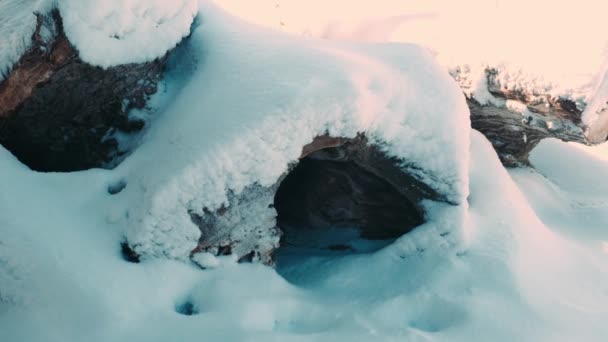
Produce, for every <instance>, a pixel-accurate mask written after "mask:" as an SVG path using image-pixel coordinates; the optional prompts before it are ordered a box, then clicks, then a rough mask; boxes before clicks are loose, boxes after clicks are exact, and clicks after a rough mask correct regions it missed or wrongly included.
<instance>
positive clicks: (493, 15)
mask: <svg viewBox="0 0 608 342" xmlns="http://www.w3.org/2000/svg"><path fill="white" fill-rule="evenodd" d="M218 1H219V3H220V4H221V5H222V6H224V7H225V8H227V9H228V10H230V11H232V12H234V13H238V14H239V15H240V16H243V17H245V18H247V19H248V20H250V21H252V22H256V23H258V24H261V25H265V26H270V27H274V28H278V29H281V30H284V31H287V32H291V33H295V34H299V35H305V36H313V37H322V38H326V39H338V40H351V41H352V40H356V41H367V42H386V41H398V42H413V43H418V44H421V45H423V46H426V47H428V48H429V49H430V50H431V51H433V52H434V53H435V54H436V56H437V59H438V60H439V61H440V63H441V64H442V65H444V66H445V67H446V68H448V69H449V70H450V72H452V73H455V72H456V71H459V72H464V73H466V74H467V75H466V77H464V78H465V79H466V80H467V84H463V85H464V86H466V87H470V88H471V89H469V92H470V94H471V95H472V96H474V97H476V98H479V99H480V100H481V101H483V103H486V97H485V96H484V90H485V87H482V88H479V87H477V85H478V84H479V83H480V82H483V81H484V79H485V74H484V73H483V70H484V69H486V68H493V69H495V70H496V71H497V77H496V80H497V81H498V82H499V83H500V86H501V87H504V88H505V89H507V90H512V91H523V92H525V93H528V94H534V95H549V96H552V97H561V98H566V99H570V100H573V101H575V103H577V105H578V106H579V108H580V109H581V110H585V111H584V113H583V122H584V123H585V124H587V125H589V126H592V125H593V124H594V123H596V122H597V120H598V113H599V112H601V109H605V107H606V103H607V102H608V89H607V87H608V86H606V84H608V75H607V73H606V65H607V64H608V37H607V36H606V34H605V33H604V31H605V30H603V29H602V27H604V26H603V23H604V22H605V21H606V14H605V5H604V4H603V3H602V2H601V1H596V0H581V1H576V2H572V1H553V0H537V1H527V0H493V1H486V0H465V1H451V0H429V1H401V0H377V1H373V2H368V1H359V2H357V3H355V4H353V2H352V1H348V0H335V1H331V3H327V1H322V0H309V1H298V0H254V1H247V3H243V2H242V1H239V0H218ZM461 76H463V75H461ZM478 91H481V93H479V92H478ZM485 92H486V93H487V90H486V91H485Z"/></svg>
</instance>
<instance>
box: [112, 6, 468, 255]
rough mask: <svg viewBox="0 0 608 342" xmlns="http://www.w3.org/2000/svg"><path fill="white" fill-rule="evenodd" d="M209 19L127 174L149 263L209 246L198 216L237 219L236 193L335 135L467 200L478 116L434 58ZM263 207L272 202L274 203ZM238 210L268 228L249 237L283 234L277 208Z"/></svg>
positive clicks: (266, 180)
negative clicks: (366, 145)
mask: <svg viewBox="0 0 608 342" xmlns="http://www.w3.org/2000/svg"><path fill="white" fill-rule="evenodd" d="M200 16H201V23H202V24H201V26H199V27H198V28H197V29H196V30H195V31H194V32H193V34H192V36H191V38H190V41H189V43H188V46H187V49H188V51H189V52H188V54H185V58H186V60H181V61H179V63H178V64H187V65H189V68H188V70H186V71H183V72H184V79H182V80H180V81H179V82H182V84H181V87H182V88H181V90H180V91H179V93H177V94H175V95H174V98H173V101H172V104H171V105H170V106H168V109H167V111H166V112H165V113H164V114H163V116H162V117H160V118H159V119H158V120H157V121H156V122H154V124H153V128H152V129H151V131H150V132H149V133H148V135H147V137H146V140H145V141H144V142H143V145H142V147H141V148H140V149H139V150H138V151H137V152H136V153H134V154H133V155H132V156H131V157H130V158H128V159H127V160H126V161H125V162H124V163H123V164H122V165H121V166H120V167H119V170H118V171H119V172H121V173H123V174H124V175H125V178H126V179H127V181H128V183H129V186H128V187H127V188H126V190H125V193H124V194H121V196H123V197H124V198H125V199H126V200H127V201H128V202H129V203H128V204H125V206H126V207H127V208H125V209H126V213H125V214H124V216H125V217H128V219H127V222H128V223H127V225H128V227H129V232H128V238H129V241H130V242H132V244H134V245H135V248H136V250H137V251H138V252H140V253H142V254H144V255H149V256H158V255H163V256H168V257H171V258H186V257H187V256H188V255H189V253H190V251H192V249H193V248H194V247H195V246H196V244H197V242H198V237H199V236H200V232H199V228H198V227H197V226H196V225H194V224H193V223H192V220H191V218H190V214H189V212H190V213H195V214H197V215H200V216H204V215H205V210H203V209H204V208H206V211H207V212H214V211H216V210H217V209H220V208H221V207H222V206H224V207H226V208H229V207H230V206H231V205H232V203H230V201H229V196H230V195H231V194H232V195H235V196H238V195H239V194H241V193H242V192H243V190H244V189H245V188H247V187H249V186H252V185H254V184H257V185H259V186H261V187H269V186H271V185H273V184H275V183H276V182H277V180H278V179H279V177H280V176H281V175H282V174H283V173H284V172H286V171H287V169H288V166H289V164H290V163H291V162H295V161H296V160H297V158H298V157H299V156H300V154H301V151H302V147H303V146H304V145H306V144H308V143H310V142H311V141H312V140H313V138H314V137H316V136H319V135H323V134H325V133H329V134H330V135H332V136H342V137H354V136H356V134H357V133H359V132H365V133H366V135H367V136H368V137H369V138H370V140H372V141H373V142H376V143H381V148H382V149H384V150H385V151H386V152H387V153H388V154H389V155H391V156H394V157H397V158H399V160H401V161H403V168H404V170H407V171H409V172H410V173H412V174H414V175H416V176H418V177H419V178H420V179H421V180H422V181H424V182H425V183H427V184H428V185H430V186H431V187H433V188H435V189H436V190H437V191H438V192H439V193H441V194H442V195H443V196H444V197H445V198H446V199H447V200H448V201H450V202H453V203H462V202H463V201H464V198H465V197H466V195H467V177H466V172H467V160H468V145H469V135H468V131H469V129H470V128H469V125H470V124H469V113H468V109H467V107H466V104H465V103H464V101H463V98H464V97H463V95H462V93H461V91H460V90H459V88H458V87H457V86H456V84H455V83H454V82H452V80H451V78H450V77H449V75H447V73H445V72H444V71H443V70H442V69H441V68H440V67H439V66H437V65H436V64H435V63H434V61H433V59H432V57H431V56H430V55H429V54H428V52H427V51H425V50H424V49H422V48H420V47H418V46H414V45H402V44H399V45H397V44H377V45H369V46H367V45H361V44H350V43H338V44H336V43H332V42H327V41H320V40H314V41H310V40H304V39H301V38H297V39H294V37H290V36H287V35H284V34H281V33H276V32H272V31H269V30H266V29H260V28H257V27H254V26H251V25H248V24H244V23H242V22H240V21H238V20H236V19H234V18H232V17H230V16H227V15H225V14H224V13H223V12H222V11H220V10H218V9H216V8H215V7H214V6H211V5H204V4H203V5H202V8H201V11H200ZM429 155H432V156H433V157H432V158H429V157H428V156H429ZM260 196H263V198H262V197H260V199H259V201H258V202H260V203H266V202H271V201H272V196H273V194H272V193H266V194H264V195H261V194H260ZM238 210H239V211H240V212H241V213H244V212H247V213H249V214H247V215H246V216H247V217H249V215H254V216H255V217H256V219H255V220H254V219H252V218H251V219H244V222H248V223H249V224H250V229H249V228H248V229H245V230H243V231H242V234H250V233H253V232H255V231H256V230H257V228H258V227H260V226H262V223H264V221H265V224H266V225H267V226H270V227H272V226H273V224H272V222H269V220H268V219H266V218H267V217H273V216H274V215H272V214H274V209H271V210H269V209H268V208H267V206H265V205H260V206H259V208H251V207H243V208H240V209H238ZM256 220H257V221H256ZM223 221H226V222H223V223H226V224H225V226H226V229H227V231H226V232H225V235H226V236H227V238H228V239H231V240H246V238H245V236H246V235H242V234H239V235H235V234H236V232H237V231H240V228H239V229H234V227H237V226H239V225H238V224H236V222H238V220H237V221H235V220H234V219H233V218H226V219H224V220H223ZM222 226H224V225H222ZM240 227H244V226H243V225H241V226H240ZM271 233H272V232H270V231H267V230H265V231H264V232H263V235H268V234H271ZM220 235H221V234H220ZM262 242H263V243H267V244H270V245H272V244H276V243H277V242H278V237H275V238H274V239H269V240H267V241H262Z"/></svg>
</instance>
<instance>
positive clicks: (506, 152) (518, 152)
mask: <svg viewBox="0 0 608 342" xmlns="http://www.w3.org/2000/svg"><path fill="white" fill-rule="evenodd" d="M486 76H487V84H488V90H489V92H490V93H491V94H492V95H493V96H494V97H496V98H498V99H499V100H503V101H500V102H504V105H494V104H489V105H483V106H482V105H480V104H479V102H477V101H476V100H475V99H474V98H472V97H470V96H467V103H468V105H469V108H470V110H471V125H472V127H473V128H475V129H477V130H478V131H480V132H481V133H483V134H484V135H485V136H486V137H487V138H488V140H490V142H491V143H492V145H493V146H494V149H495V150H496V152H497V153H498V156H499V157H500V159H501V161H502V163H503V164H504V165H505V166H519V165H526V164H528V155H529V153H530V151H531V150H532V149H533V148H534V147H535V146H536V145H537V144H538V143H539V142H540V141H541V140H542V139H544V138H557V139H560V140H563V141H573V142H578V143H582V144H586V145H592V144H598V143H602V142H604V141H606V136H607V135H608V122H605V123H604V122H602V120H601V121H600V122H599V123H598V124H597V125H596V126H594V127H593V128H592V129H589V128H587V127H585V126H584V125H583V123H582V122H581V115H582V111H581V110H580V109H579V108H577V106H576V104H575V103H574V102H572V101H570V100H567V99H562V98H555V97H552V96H549V95H543V94H527V93H524V92H520V91H508V90H506V89H504V88H502V87H501V85H500V83H499V82H498V81H497V80H496V79H495V77H494V72H493V70H491V69H488V70H487V71H486ZM507 101H510V102H511V103H514V104H516V105H517V106H516V107H518V108H517V109H515V108H510V107H509V106H508V105H506V103H507ZM522 108H523V109H524V110H523V111H522V110H521V109H522ZM600 117H601V118H602V116H600ZM603 121H606V120H603Z"/></svg>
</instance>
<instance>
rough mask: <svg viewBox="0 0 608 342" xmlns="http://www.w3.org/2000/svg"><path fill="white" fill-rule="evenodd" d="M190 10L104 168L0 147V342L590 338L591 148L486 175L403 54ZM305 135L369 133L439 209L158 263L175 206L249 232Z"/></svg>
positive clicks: (175, 250) (593, 297)
mask: <svg viewBox="0 0 608 342" xmlns="http://www.w3.org/2000/svg"><path fill="white" fill-rule="evenodd" d="M357 6H358V5H356V4H353V7H355V8H357ZM199 14H200V16H201V25H200V26H199V27H198V28H196V30H195V31H194V32H193V34H192V38H191V40H189V41H188V42H187V43H185V44H183V45H182V46H180V48H179V50H178V51H176V54H175V55H174V57H173V58H172V60H171V61H170V67H169V70H168V73H167V77H166V78H165V81H164V82H165V84H164V85H163V89H164V91H165V92H164V93H162V94H158V95H156V97H157V98H156V99H155V100H154V101H153V103H155V104H156V105H158V108H157V110H158V114H157V117H156V118H154V119H153V120H152V121H151V128H150V130H149V131H148V132H146V134H145V136H144V137H142V139H141V146H140V147H139V148H138V150H137V151H135V152H134V153H133V154H131V155H130V156H128V157H127V159H126V160H125V161H124V162H123V163H122V164H121V165H119V166H118V167H117V168H116V169H114V170H88V171H83V172H75V173H36V172H32V171H31V170H29V169H28V168H27V167H25V166H23V165H21V164H20V163H19V162H18V161H17V160H16V158H14V157H13V156H12V155H10V153H9V152H8V151H6V150H5V149H4V148H2V147H0V174H1V175H2V176H3V177H4V180H5V181H3V182H0V341H45V342H53V341H91V342H95V341H117V342H120V341H130V342H137V341H147V342H148V341H193V340H200V339H204V340H217V341H244V340H246V341H370V340H380V341H403V340H406V341H409V340H411V341H433V342H435V341H471V340H483V341H514V340H517V341H575V340H576V341H598V342H599V341H605V340H607V339H608V328H607V327H606V324H605V322H606V320H607V319H608V266H607V265H608V263H607V261H608V253H606V245H607V244H608V232H607V231H606V229H605V227H606V226H607V225H608V215H607V214H606V213H608V210H607V209H608V208H607V206H608V191H606V190H607V189H606V186H605V185H604V183H605V182H604V181H603V180H604V177H605V176H604V175H605V174H606V172H607V171H608V147H607V145H603V146H599V147H596V148H589V147H580V146H578V145H573V144H565V143H561V142H557V141H552V140H550V141H545V142H542V143H541V144H540V145H539V147H538V148H537V149H535V150H534V151H533V152H532V154H531V159H530V160H531V163H532V164H533V165H534V167H535V168H536V171H532V170H531V169H513V170H509V171H506V170H505V169H504V168H503V167H502V165H501V164H500V161H499V159H498V157H497V155H496V153H495V152H494V150H493V149H492V146H491V144H490V143H489V142H488V141H487V140H486V139H485V138H484V137H483V136H482V135H481V134H480V133H478V132H476V131H471V130H470V128H469V122H468V111H467V109H466V104H465V99H464V97H463V96H462V94H461V92H460V90H459V88H458V87H457V85H456V84H455V82H454V81H453V80H452V79H451V77H450V76H449V75H448V73H447V72H445V70H443V69H441V68H440V67H438V66H437V65H436V63H435V61H434V60H433V57H432V56H431V55H430V54H428V53H427V52H426V51H424V50H423V49H420V48H418V47H416V46H413V45H403V44H397V45H393V44H370V45H367V44H359V43H346V42H331V41H321V40H317V39H309V40H300V39H295V38H293V37H288V36H285V35H282V34H278V33H273V32H271V31H268V30H265V29H260V28H256V27H254V26H249V25H247V24H243V23H241V22H240V21H239V20H237V19H234V18H231V17H228V16H226V15H225V14H224V13H222V12H221V11H220V10H218V9H217V8H215V7H214V6H213V5H212V4H209V3H207V2H205V1H201V2H200V12H199ZM325 130H329V132H330V133H332V134H336V135H342V134H345V135H347V136H353V135H354V134H356V133H357V132H358V131H364V132H366V133H367V134H368V135H369V136H370V137H372V138H373V139H375V140H374V141H376V142H378V141H385V142H386V144H385V145H384V148H385V149H386V151H387V152H388V153H391V154H392V155H394V156H397V157H399V158H401V159H402V160H404V161H408V163H404V165H403V167H404V169H406V170H407V171H410V172H418V173H416V174H417V175H418V176H419V177H422V178H421V179H423V180H424V181H425V182H426V183H428V184H429V185H430V186H433V187H434V188H435V189H437V190H438V191H439V192H440V193H441V194H443V195H444V196H446V198H447V199H449V200H450V201H452V202H454V203H453V204H448V203H442V202H432V201H426V202H424V207H425V211H426V213H427V218H426V219H427V221H426V223H424V224H423V225H421V226H419V227H417V228H416V229H415V230H413V231H412V232H410V233H408V234H406V235H404V236H403V237H401V238H399V239H397V240H396V241H394V242H393V243H391V244H390V245H388V246H386V247H385V248H383V249H381V250H379V251H377V252H374V253H359V254H352V253H350V254H349V253H335V254H331V253H329V254H324V255H309V254H302V253H292V252H294V251H290V250H289V249H283V250H281V251H280V253H279V259H278V263H277V268H276V269H273V268H270V267H267V266H263V265H261V264H238V263H236V262H235V261H234V259H232V258H230V257H220V258H216V257H212V256H210V255H206V254H199V255H197V257H196V258H197V260H198V261H197V262H198V263H200V264H203V265H205V266H207V267H208V268H209V269H207V270H201V269H200V268H199V267H198V266H195V265H194V264H192V263H187V262H182V261H179V260H173V259H174V258H175V259H183V257H184V253H188V252H189V248H191V247H193V244H194V243H195V242H196V239H197V238H198V231H197V229H198V228H197V227H196V226H194V225H193V224H192V223H191V220H190V216H189V215H188V210H194V211H196V210H198V214H201V215H203V214H204V212H202V208H203V207H204V206H207V207H208V208H210V209H214V208H220V207H221V206H222V205H230V206H233V205H234V206H235V208H237V209H238V212H239V215H241V216H244V217H246V218H251V219H255V220H252V221H251V222H250V221H245V220H243V218H242V217H241V221H239V222H237V223H236V225H237V227H236V230H239V229H240V231H239V232H238V234H243V230H245V231H249V230H250V229H252V228H251V227H250V226H249V225H250V224H251V225H253V226H255V225H257V224H258V223H259V221H256V220H264V219H266V218H267V217H268V216H267V215H269V213H268V212H267V210H268V209H269V208H267V206H266V207H265V209H264V210H262V208H261V207H263V205H260V203H262V204H264V203H266V202H267V201H270V200H271V199H269V198H266V196H268V193H267V192H266V191H265V190H263V188H264V187H268V186H271V185H273V184H274V183H275V182H276V180H277V178H278V177H280V176H281V175H282V174H283V172H284V171H285V170H287V167H288V164H289V163H290V162H292V161H294V160H295V159H296V158H297V157H298V156H299V154H300V149H301V147H302V145H304V144H306V143H308V142H310V141H311V139H312V138H313V137H314V136H315V135H317V134H319V133H323V132H325ZM416 170H418V171H416ZM120 183H124V185H126V187H124V189H122V191H120V192H118V193H116V194H114V195H111V194H109V193H108V188H109V187H114V188H116V185H117V184H120ZM235 196H236V197H235ZM247 196H253V197H254V198H255V199H260V203H258V204H255V203H253V202H251V201H247ZM241 200H244V201H242V202H241ZM250 205H254V206H253V207H252V206H250ZM255 205H260V208H258V207H255ZM259 213H262V215H258V214H259ZM233 219H234V220H236V219H238V218H237V217H232V218H230V217H228V218H226V221H227V222H229V221H231V220H233ZM227 225H229V226H231V225H232V224H228V223H227ZM125 234H126V235H128V236H129V239H139V240H138V241H140V243H141V245H140V247H145V248H146V249H145V251H146V252H147V253H148V254H147V256H148V257H147V258H144V260H143V261H142V262H141V263H139V264H133V263H129V262H127V261H126V260H124V259H123V257H122V256H121V253H120V244H121V243H122V242H123V241H124V238H125ZM267 243H273V242H272V241H270V242H267ZM154 256H158V257H154ZM184 308H190V309H189V310H186V309H184ZM188 312H189V313H191V314H192V315H190V316H188V315H185V313H188Z"/></svg>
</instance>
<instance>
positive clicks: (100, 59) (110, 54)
mask: <svg viewBox="0 0 608 342" xmlns="http://www.w3.org/2000/svg"><path fill="white" fill-rule="evenodd" d="M58 8H59V11H60V13H61V16H62V18H63V22H64V28H65V32H66V35H67V37H68V39H69V40H70V42H71V43H72V44H74V46H75V47H76V48H77V49H78V52H79V54H80V58H82V60H84V61H85V62H88V63H90V64H93V65H98V66H102V67H109V66H113V65H118V64H127V63H142V62H148V61H151V60H154V59H156V58H159V57H162V56H163V55H165V53H167V51H169V50H171V49H173V48H174V47H175V46H176V45H177V44H178V43H179V42H180V41H181V40H182V38H183V37H185V36H187V35H188V34H189V33H190V26H191V24H192V21H193V20H194V17H195V15H196V13H197V1H196V0H172V1H164V0H131V1H122V0H85V1H83V0H59V2H58Z"/></svg>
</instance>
